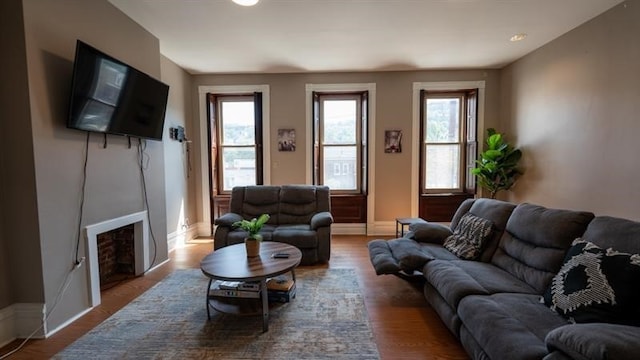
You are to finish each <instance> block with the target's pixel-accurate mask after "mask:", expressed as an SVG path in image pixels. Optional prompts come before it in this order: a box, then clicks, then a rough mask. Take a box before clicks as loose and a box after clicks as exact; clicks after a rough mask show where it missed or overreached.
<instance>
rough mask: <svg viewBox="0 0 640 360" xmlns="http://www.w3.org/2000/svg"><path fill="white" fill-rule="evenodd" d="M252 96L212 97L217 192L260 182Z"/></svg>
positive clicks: (258, 120)
mask: <svg viewBox="0 0 640 360" xmlns="http://www.w3.org/2000/svg"><path fill="white" fill-rule="evenodd" d="M254 100H255V95H217V96H216V97H215V107H214V111H215V116H214V117H213V129H214V130H215V131H214V133H215V139H214V140H215V145H214V146H213V148H214V149H215V153H216V154H215V161H216V166H215V167H214V168H215V169H216V176H215V178H216V181H217V184H216V185H217V186H216V187H217V189H218V192H219V193H228V192H230V191H231V189H233V187H234V186H246V185H258V184H261V183H262V176H261V169H260V166H259V163H260V162H261V158H262V154H261V151H260V150H261V147H260V146H259V144H261V133H260V131H259V129H260V128H261V124H260V119H256V111H255V109H256V103H255V101H254Z"/></svg>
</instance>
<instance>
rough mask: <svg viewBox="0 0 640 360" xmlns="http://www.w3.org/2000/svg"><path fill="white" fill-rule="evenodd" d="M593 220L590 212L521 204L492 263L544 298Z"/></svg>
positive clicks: (514, 212) (501, 240)
mask: <svg viewBox="0 0 640 360" xmlns="http://www.w3.org/2000/svg"><path fill="white" fill-rule="evenodd" d="M592 219H593V214H592V213H589V212H582V211H571V210H561V209H548V208H545V207H542V206H539V205H532V204H526V203H524V204H520V205H518V206H517V207H516V208H515V209H514V210H513V213H512V214H511V217H509V221H508V222H507V228H506V231H505V232H504V234H503V235H502V238H501V239H500V244H499V246H498V249H496V252H495V254H494V255H493V257H492V258H491V263H492V264H494V265H495V266H497V267H499V268H501V269H503V270H505V271H507V272H508V273H510V274H511V275H513V276H515V277H517V278H518V279H520V280H522V281H524V282H526V283H527V284H529V285H530V286H531V287H532V288H534V289H536V291H537V292H538V294H540V295H541V294H542V293H543V292H544V291H545V290H546V288H547V286H549V283H550V282H551V279H552V278H553V276H554V275H555V274H556V273H557V272H558V270H560V266H562V261H563V259H564V255H565V253H566V251H567V249H569V247H570V246H571V242H572V241H573V240H575V239H576V238H577V237H580V236H581V235H582V234H583V233H584V231H585V229H586V228H587V225H588V224H589V222H590V221H591V220H592Z"/></svg>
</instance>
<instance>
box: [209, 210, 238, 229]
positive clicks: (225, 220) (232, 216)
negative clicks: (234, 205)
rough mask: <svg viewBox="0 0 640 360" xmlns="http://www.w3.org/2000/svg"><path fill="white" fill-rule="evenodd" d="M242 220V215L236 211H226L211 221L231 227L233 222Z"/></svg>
mask: <svg viewBox="0 0 640 360" xmlns="http://www.w3.org/2000/svg"><path fill="white" fill-rule="evenodd" d="M240 220H242V216H240V215H239V214H236V213H226V214H224V215H222V216H220V217H219V218H217V219H215V220H214V221H213V223H214V224H216V225H218V226H224V227H229V228H230V227H232V225H233V223H234V222H236V221H240Z"/></svg>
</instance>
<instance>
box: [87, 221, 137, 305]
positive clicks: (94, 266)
mask: <svg viewBox="0 0 640 360" xmlns="http://www.w3.org/2000/svg"><path fill="white" fill-rule="evenodd" d="M147 216H148V215H147V211H146V210H144V211H140V212H137V213H133V214H129V215H125V216H121V217H118V218H115V219H110V220H105V221H102V222H99V223H97V224H92V225H87V226H86V227H85V231H86V233H85V236H86V238H85V239H86V249H87V250H86V251H87V254H86V257H87V269H88V271H89V289H90V293H89V303H90V304H91V307H95V306H98V305H100V274H99V264H98V235H99V234H102V233H104V232H107V231H111V230H114V229H118V228H121V227H123V226H127V225H131V224H133V225H134V231H133V232H134V236H133V237H134V242H135V245H134V250H135V275H142V274H143V273H144V272H145V271H146V270H147V269H148V268H149V221H148V217H147Z"/></svg>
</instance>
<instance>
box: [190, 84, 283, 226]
mask: <svg viewBox="0 0 640 360" xmlns="http://www.w3.org/2000/svg"><path fill="white" fill-rule="evenodd" d="M254 92H259V93H262V142H263V144H267V145H268V144H270V143H271V140H270V129H271V126H270V120H269V119H270V118H269V111H270V107H269V103H270V97H269V85H203V86H198V110H199V113H200V116H199V119H200V123H199V129H200V170H201V171H200V183H201V186H202V194H201V198H202V221H203V222H206V223H211V220H212V219H211V204H210V203H211V197H210V196H209V194H211V189H209V154H210V153H211V152H210V151H209V149H207V147H208V146H209V145H208V144H209V139H207V135H208V130H207V122H208V121H209V120H208V119H207V94H247V93H254ZM262 161H263V162H264V164H271V148H270V146H263V147H262ZM262 171H263V173H262V174H263V177H264V184H265V185H269V184H271V167H270V166H264V167H263V169H262ZM207 227H208V228H209V229H210V230H211V224H209V225H208V226H207ZM198 228H199V230H201V229H200V226H199V227H198ZM199 233H200V234H201V235H204V234H203V233H202V232H200V231H199ZM210 234H211V232H210V231H209V232H208V233H207V234H206V236H209V235H210Z"/></svg>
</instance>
